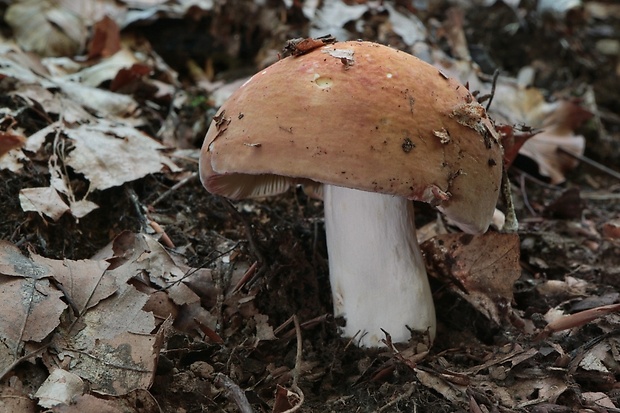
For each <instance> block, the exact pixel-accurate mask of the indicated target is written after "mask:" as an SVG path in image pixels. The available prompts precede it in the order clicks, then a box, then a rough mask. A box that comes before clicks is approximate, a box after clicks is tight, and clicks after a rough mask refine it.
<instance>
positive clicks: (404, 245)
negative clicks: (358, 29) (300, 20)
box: [200, 41, 502, 347]
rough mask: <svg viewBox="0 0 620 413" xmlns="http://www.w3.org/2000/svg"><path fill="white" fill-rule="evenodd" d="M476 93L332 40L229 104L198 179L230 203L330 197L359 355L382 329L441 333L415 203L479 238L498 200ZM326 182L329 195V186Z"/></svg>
mask: <svg viewBox="0 0 620 413" xmlns="http://www.w3.org/2000/svg"><path fill="white" fill-rule="evenodd" d="M498 139H499V137H498V134H497V132H496V131H495V129H494V126H493V123H492V122H491V120H490V119H489V118H488V117H487V114H486V112H485V110H484V108H483V107H482V106H481V105H480V104H478V103H477V101H476V100H475V99H474V98H473V96H472V95H471V94H470V92H469V91H468V90H467V88H466V87H465V86H463V85H461V84H459V83H458V82H457V81H455V80H453V79H451V78H448V77H446V76H444V75H443V74H442V73H441V72H440V71H439V70H438V69H436V68H434V67H433V66H431V65H429V64H427V63H425V62H423V61H421V60H419V59H417V58H415V57H413V56H411V55H409V54H406V53H404V52H401V51H397V50H395V49H392V48H390V47H387V46H382V45H379V44H376V43H371V42H363V41H351V42H340V43H334V44H330V45H325V46H323V47H319V48H317V49H314V50H311V51H309V52H307V53H305V54H302V55H299V56H291V57H287V58H284V59H281V60H279V61H278V62H276V63H275V64H273V65H271V66H269V67H267V68H266V69H264V70H262V71H260V72H259V73H257V74H255V75H254V76H253V77H252V78H250V79H249V80H248V81H247V82H245V84H243V86H241V88H240V89H239V90H237V91H236V92H235V93H234V94H233V95H232V96H231V97H230V98H229V99H228V101H226V102H225V103H224V105H222V107H221V108H220V110H219V112H218V113H217V115H216V116H215V117H214V119H213V122H212V124H211V125H210V128H209V131H208V132H207V135H206V137H205V141H204V145H203V148H202V153H201V159H200V176H201V180H202V183H203V185H204V186H205V188H206V189H207V190H208V191H210V192H211V193H214V194H219V195H223V196H225V197H228V198H230V199H234V200H237V199H243V198H253V197H264V196H269V195H274V194H279V193H282V192H284V191H286V190H287V189H288V188H290V187H291V186H294V185H299V184H301V185H304V187H305V189H306V191H307V192H309V193H311V194H315V195H316V194H321V193H322V195H323V198H324V209H325V231H326V237H327V249H328V258H329V271H330V283H331V288H332V294H333V305H334V315H335V316H336V317H343V318H344V319H345V321H346V324H345V325H344V327H342V328H341V333H342V335H344V336H345V337H355V341H356V344H358V345H359V346H362V347H376V346H380V345H381V343H382V339H383V338H384V337H385V333H384V332H386V333H389V334H390V336H391V339H392V341H393V342H405V341H408V340H409V339H410V338H411V331H421V332H425V333H426V334H428V336H429V338H430V339H431V340H432V339H433V338H434V336H435V329H436V321H435V309H434V305H433V300H432V295H431V290H430V288H429V284H428V279H427V276H426V271H425V267H424V262H423V259H422V255H421V253H420V249H419V247H418V243H417V240H416V230H415V226H414V211H413V205H412V202H411V200H417V201H425V202H429V203H431V204H432V205H434V206H436V207H437V209H439V210H440V211H442V212H443V213H445V214H446V215H447V216H448V217H449V218H450V219H452V221H453V222H455V223H456V224H457V225H458V226H459V227H460V228H461V229H462V230H464V231H466V232H470V233H476V232H484V231H486V229H487V228H488V226H489V223H490V221H491V218H492V216H493V212H494V208H495V204H496V201H497V198H498V194H499V189H500V181H501V174H502V170H501V168H502V148H501V145H500V143H499V140H498ZM321 185H322V189H321Z"/></svg>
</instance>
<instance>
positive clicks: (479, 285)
mask: <svg viewBox="0 0 620 413" xmlns="http://www.w3.org/2000/svg"><path fill="white" fill-rule="evenodd" d="M421 248H422V251H424V253H425V254H424V255H425V259H426V266H427V268H428V269H429V274H430V275H432V276H434V277H436V278H439V279H440V280H443V281H444V282H445V283H446V284H447V285H448V286H449V288H451V289H452V290H453V291H455V292H456V293H457V294H459V295H460V296H462V297H463V298H464V299H465V300H467V301H468V302H469V303H470V304H471V305H472V306H473V307H474V308H476V310H478V311H480V312H481V313H483V314H484V315H485V316H487V317H488V318H489V319H491V320H493V321H494V322H495V323H497V324H501V323H502V321H505V320H506V319H507V317H508V316H509V315H510V309H511V302H512V300H513V294H512V286H513V284H514V282H515V281H516V280H517V279H518V278H519V276H520V275H521V267H520V265H519V236H518V235H517V234H500V233H496V232H488V233H486V234H482V235H470V234H443V235H437V236H436V237H434V238H432V239H430V240H428V241H426V242H424V243H423V244H422V245H421Z"/></svg>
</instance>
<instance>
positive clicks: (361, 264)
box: [324, 185, 436, 347]
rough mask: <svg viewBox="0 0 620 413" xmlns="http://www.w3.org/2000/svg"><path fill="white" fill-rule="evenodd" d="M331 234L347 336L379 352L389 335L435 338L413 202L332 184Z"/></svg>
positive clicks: (338, 308)
mask: <svg viewBox="0 0 620 413" xmlns="http://www.w3.org/2000/svg"><path fill="white" fill-rule="evenodd" d="M324 203H325V232H326V236H327V249H328V253H329V272H330V282H331V286H332V294H333V300H334V315H335V316H336V317H344V319H345V320H346V325H345V326H344V327H342V334H343V335H344V336H345V337H355V336H356V335H357V334H358V333H359V335H358V336H357V337H359V342H358V345H359V346H361V347H377V346H380V345H381V340H382V339H383V338H384V337H385V334H384V333H383V332H382V331H381V330H382V329H383V330H385V331H386V332H387V333H389V334H390V336H391V338H392V341H393V342H395V343H397V342H406V341H408V340H409V339H410V338H411V332H410V331H409V329H411V330H416V331H423V332H426V331H428V334H429V335H430V338H431V340H432V339H433V338H434V337H435V328H436V324H435V307H434V305H433V297H432V295H431V290H430V287H429V284H428V278H427V276H426V269H425V267H424V261H423V258H422V254H421V252H420V247H419V246H418V241H417V239H416V231H415V225H414V219H413V218H414V215H413V205H412V203H411V202H410V201H408V200H407V199H405V198H402V197H398V196H392V195H383V194H377V193H371V192H364V191H359V190H355V189H348V188H343V187H338V186H333V185H325V188H324Z"/></svg>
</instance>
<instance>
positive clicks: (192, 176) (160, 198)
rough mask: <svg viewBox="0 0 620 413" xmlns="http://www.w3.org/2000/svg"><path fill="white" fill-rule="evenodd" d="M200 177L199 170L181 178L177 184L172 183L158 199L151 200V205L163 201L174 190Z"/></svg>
mask: <svg viewBox="0 0 620 413" xmlns="http://www.w3.org/2000/svg"><path fill="white" fill-rule="evenodd" d="M197 177H198V172H194V173H192V174H191V175H190V176H188V177H186V178H184V179H182V180H180V181H179V182H177V183H176V184H174V185H172V186H171V187H170V189H168V190H167V191H166V192H164V193H163V194H161V195H160V196H159V197H157V199H156V200H154V201H153V202H151V206H155V205H157V204H158V203H160V202H161V201H163V200H164V199H165V198H167V197H168V196H170V194H172V193H173V192H174V191H176V190H177V189H179V188H180V187H182V186H183V185H185V184H187V183H188V182H190V181H192V180H194V179H196V178H197Z"/></svg>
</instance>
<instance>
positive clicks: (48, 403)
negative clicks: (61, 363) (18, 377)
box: [34, 369, 86, 409]
mask: <svg viewBox="0 0 620 413" xmlns="http://www.w3.org/2000/svg"><path fill="white" fill-rule="evenodd" d="M85 387H86V386H85V385H84V382H83V381H82V379H81V378H80V377H79V376H77V375H75V374H73V373H70V372H68V371H66V370H63V369H54V370H53V371H52V372H51V374H50V375H49V376H48V377H47V379H45V381H44V382H43V384H42V385H41V387H39V390H37V392H36V393H35V395H34V397H36V398H38V399H39V406H42V407H45V408H48V409H49V408H51V407H53V406H57V405H59V404H69V403H71V401H72V400H73V399H74V398H75V397H78V396H81V395H82V394H83V393H84V390H85Z"/></svg>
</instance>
